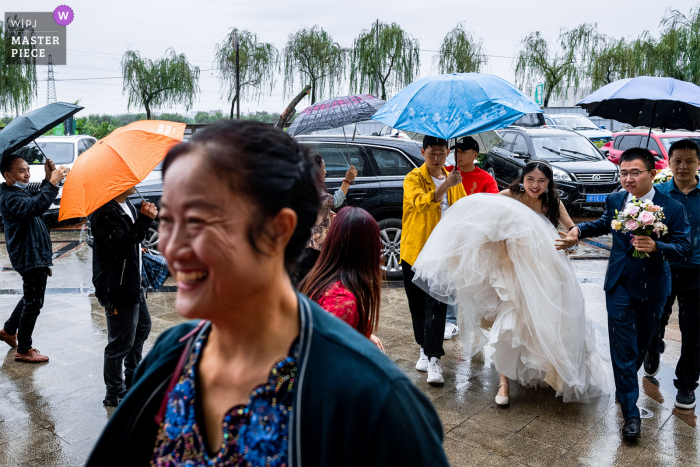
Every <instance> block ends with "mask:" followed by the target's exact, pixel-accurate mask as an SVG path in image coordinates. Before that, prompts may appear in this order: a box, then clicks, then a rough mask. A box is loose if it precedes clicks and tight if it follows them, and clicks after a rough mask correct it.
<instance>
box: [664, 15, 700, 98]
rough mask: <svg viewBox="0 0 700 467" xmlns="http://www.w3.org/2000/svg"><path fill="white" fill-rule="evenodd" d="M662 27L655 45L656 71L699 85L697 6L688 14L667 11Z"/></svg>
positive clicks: (698, 18)
mask: <svg viewBox="0 0 700 467" xmlns="http://www.w3.org/2000/svg"><path fill="white" fill-rule="evenodd" d="M661 27H662V28H663V29H662V31H661V37H660V39H659V40H658V42H657V43H656V46H655V47H654V62H655V65H656V70H657V73H656V74H657V75H660V76H670V77H672V78H676V79H680V80H683V81H690V82H691V83H695V84H697V85H700V6H696V7H694V8H692V9H691V10H690V13H689V14H688V15H687V16H686V15H684V14H682V13H681V12H680V11H678V10H668V11H667V13H666V15H665V16H664V18H663V19H662V20H661Z"/></svg>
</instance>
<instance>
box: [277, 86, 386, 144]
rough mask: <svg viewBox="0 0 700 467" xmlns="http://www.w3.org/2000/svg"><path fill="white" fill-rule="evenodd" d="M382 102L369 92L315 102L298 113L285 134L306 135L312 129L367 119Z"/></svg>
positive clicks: (323, 128)
mask: <svg viewBox="0 0 700 467" xmlns="http://www.w3.org/2000/svg"><path fill="white" fill-rule="evenodd" d="M384 103H385V101H383V100H382V99H379V98H377V97H374V96H370V95H369V94H353V95H350V96H340V97H334V98H333V99H328V100H327V101H323V102H317V103H316V104H314V105H312V106H311V107H307V108H305V109H304V110H302V111H301V112H300V113H299V116H298V117H297V118H296V119H295V120H294V122H293V123H292V125H291V126H290V127H289V130H287V134H289V135H290V136H298V135H308V134H309V133H311V132H313V131H318V130H329V129H331V128H340V127H343V126H345V125H349V124H351V123H357V122H362V121H365V120H369V119H370V118H371V117H372V115H374V114H375V112H376V111H377V110H379V108H380V107H381V106H383V105H384Z"/></svg>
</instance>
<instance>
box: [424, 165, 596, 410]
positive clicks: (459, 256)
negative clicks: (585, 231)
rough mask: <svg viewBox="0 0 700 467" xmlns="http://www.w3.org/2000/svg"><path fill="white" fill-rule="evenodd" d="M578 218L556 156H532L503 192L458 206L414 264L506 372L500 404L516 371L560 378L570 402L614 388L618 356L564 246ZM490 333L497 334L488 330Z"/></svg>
mask: <svg viewBox="0 0 700 467" xmlns="http://www.w3.org/2000/svg"><path fill="white" fill-rule="evenodd" d="M560 224H562V225H563V226H564V228H565V229H566V230H569V229H570V228H572V227H573V226H574V223H573V221H572V220H571V218H570V217H569V214H568V213H567V212H566V209H565V208H564V205H563V203H562V202H561V200H559V197H558V196H557V190H556V185H555V183H554V175H553V173H552V168H551V167H550V166H549V164H548V163H547V162H544V161H541V160H535V161H532V162H530V163H528V164H527V165H526V166H525V167H524V168H523V170H522V172H521V175H520V177H518V178H517V179H516V180H515V181H514V182H513V184H511V186H510V188H508V189H506V190H503V191H502V192H500V193H499V195H492V194H475V195H472V196H468V197H466V198H464V199H462V200H460V201H458V202H457V203H456V204H455V205H454V206H453V207H451V208H450V209H449V210H448V211H447V213H446V214H445V216H444V217H443V219H442V220H441V221H440V223H439V224H438V226H437V227H436V228H435V230H433V232H432V234H431V236H430V238H429V239H428V242H427V243H426V245H425V247H423V250H422V252H421V254H420V256H419V257H418V259H417V260H416V262H415V263H414V270H415V274H416V276H415V277H416V278H415V279H414V281H415V282H416V283H417V284H418V285H419V286H421V287H423V288H424V289H425V290H426V291H428V292H429V293H430V294H431V295H433V296H434V297H435V298H438V299H440V300H442V301H445V302H447V303H450V304H453V303H454V304H459V305H460V306H461V309H462V318H463V319H462V320H461V321H462V322H461V325H462V331H463V332H460V336H461V337H462V339H463V340H464V343H465V348H466V350H467V351H468V352H469V353H470V354H471V355H474V354H475V353H476V352H478V351H479V350H481V349H482V348H484V346H485V345H486V344H488V346H487V347H485V348H484V352H485V354H486V355H487V356H488V357H489V358H490V359H491V360H492V361H493V363H494V366H495V367H496V370H498V372H499V373H500V383H499V386H498V394H497V396H496V403H497V404H499V405H507V404H508V403H509V401H510V397H509V389H510V380H515V381H518V382H519V383H520V384H521V385H523V386H550V387H552V388H554V390H555V391H556V393H557V395H562V396H563V398H564V402H569V401H584V402H585V401H588V400H589V399H590V398H591V397H595V396H598V395H602V394H607V393H609V391H608V384H607V381H608V380H607V375H606V370H605V369H604V362H605V361H608V360H609V359H608V357H607V356H606V355H605V351H604V349H603V348H602V347H601V346H600V342H602V341H603V340H604V339H603V338H602V336H599V335H597V334H596V332H597V331H596V329H595V327H594V325H593V323H592V322H591V321H590V320H589V319H587V318H586V309H585V303H584V299H583V292H582V291H581V288H580V286H579V283H578V280H577V279H576V274H575V273H574V270H573V267H572V266H571V263H570V261H569V260H568V258H567V257H566V255H565V252H564V251H563V250H567V249H571V248H572V247H574V246H575V244H576V241H575V239H574V238H573V237H572V236H571V235H569V234H568V232H566V231H557V227H558V226H559V225H560ZM485 336H488V337H485Z"/></svg>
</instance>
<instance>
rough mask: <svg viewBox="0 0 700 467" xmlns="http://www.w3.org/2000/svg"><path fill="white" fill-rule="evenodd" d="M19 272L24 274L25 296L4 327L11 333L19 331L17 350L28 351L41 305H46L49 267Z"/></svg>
mask: <svg viewBox="0 0 700 467" xmlns="http://www.w3.org/2000/svg"><path fill="white" fill-rule="evenodd" d="M19 274H20V276H22V288H23V290H24V296H22V298H21V299H20V301H19V303H17V306H16V307H15V309H14V311H13V312H12V315H10V319H8V320H7V321H6V322H5V325H4V326H3V328H4V329H5V331H6V332H7V333H8V334H10V335H14V334H15V333H17V341H18V342H17V344H18V345H17V351H18V352H19V353H27V351H28V350H29V349H31V348H32V333H33V332H34V326H35V325H36V320H37V318H38V317H39V313H40V312H41V307H43V306H44V293H45V292H46V279H47V277H48V276H49V268H33V269H28V270H26V271H24V272H20V273H19Z"/></svg>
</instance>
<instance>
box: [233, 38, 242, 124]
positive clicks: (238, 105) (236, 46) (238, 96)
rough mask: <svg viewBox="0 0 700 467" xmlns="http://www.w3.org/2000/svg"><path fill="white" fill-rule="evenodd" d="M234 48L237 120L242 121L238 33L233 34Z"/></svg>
mask: <svg viewBox="0 0 700 467" xmlns="http://www.w3.org/2000/svg"><path fill="white" fill-rule="evenodd" d="M233 48H234V49H236V119H238V120H240V119H241V64H240V61H239V54H238V49H239V44H238V31H234V32H233Z"/></svg>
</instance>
